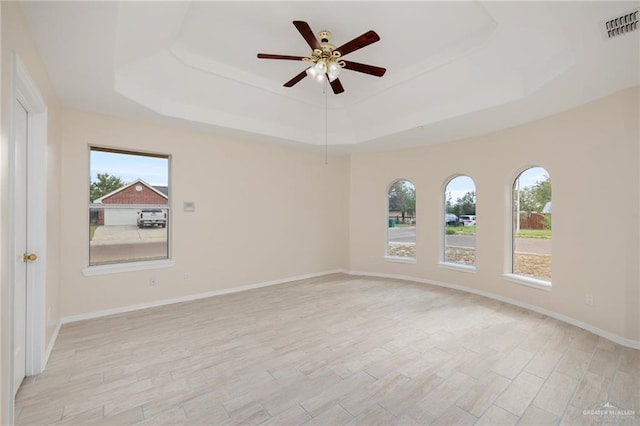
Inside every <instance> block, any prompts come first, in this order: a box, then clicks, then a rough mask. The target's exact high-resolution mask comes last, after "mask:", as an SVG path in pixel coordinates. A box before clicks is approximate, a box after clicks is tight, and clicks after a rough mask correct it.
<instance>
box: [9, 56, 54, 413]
mask: <svg viewBox="0 0 640 426" xmlns="http://www.w3.org/2000/svg"><path fill="white" fill-rule="evenodd" d="M12 62H13V63H12V68H13V70H12V71H13V72H12V80H13V81H12V85H11V86H12V93H11V106H10V108H11V109H10V117H11V118H10V120H11V122H10V126H11V128H10V137H9V161H10V163H9V167H10V176H11V177H12V179H11V181H10V182H9V197H10V198H9V199H10V200H13V199H14V195H15V191H16V185H15V181H16V178H17V177H18V173H19V170H18V167H17V165H16V156H15V152H16V151H15V149H16V147H15V115H16V111H15V107H16V105H15V103H16V101H19V102H20V104H22V106H23V107H24V108H25V109H26V110H27V114H28V122H27V197H28V198H27V205H28V207H29V208H28V211H27V229H28V230H29V232H28V233H27V247H28V250H29V251H30V252H34V253H36V254H37V255H38V260H37V261H36V262H33V264H31V265H29V272H28V274H27V302H26V336H25V358H26V366H25V367H26V368H25V371H26V375H27V376H32V375H35V374H39V373H41V372H42V371H43V370H44V366H45V361H46V345H45V332H46V320H47V315H46V312H45V311H46V288H47V286H46V278H47V274H46V271H47V268H46V265H47V189H48V188H47V187H48V185H47V182H48V179H47V152H48V149H47V105H46V103H45V102H44V99H43V98H42V96H41V95H40V92H39V91H38V88H37V86H36V85H35V83H34V82H33V80H32V79H31V77H30V75H29V73H28V71H27V68H26V67H25V66H24V64H23V63H22V61H21V60H20V58H19V57H18V55H17V54H15V53H14V54H13V61H12ZM43 182H44V183H45V184H42V183H43ZM11 204H12V205H13V204H15V203H13V202H12V203H11ZM16 210H17V207H16V206H15V205H14V206H13V207H12V208H11V215H10V217H9V221H8V222H9V239H10V241H11V242H12V243H11V246H10V251H9V255H10V259H12V261H11V262H10V268H9V283H10V285H9V288H10V291H9V300H11V301H13V300H14V280H15V276H16V271H15V261H14V260H15V259H18V258H20V257H22V255H23V253H15V241H16V238H17V235H16V232H15V229H14V220H13V218H14V216H15V214H16ZM10 315H11V348H12V350H11V351H10V360H9V365H10V370H11V372H10V376H9V377H13V371H14V359H13V356H14V350H13V346H14V343H13V342H14V323H15V316H14V315H15V310H14V307H13V306H11V313H10ZM10 382H11V383H10V389H9V391H10V398H11V405H12V406H11V407H10V408H11V410H10V416H11V417H13V411H14V405H15V404H14V403H15V401H14V397H13V395H14V394H15V391H16V389H13V387H14V385H13V379H12V380H11V381H10ZM11 421H13V419H11Z"/></svg>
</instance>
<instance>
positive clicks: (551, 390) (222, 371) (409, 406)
mask: <svg viewBox="0 0 640 426" xmlns="http://www.w3.org/2000/svg"><path fill="white" fill-rule="evenodd" d="M639 383H640V351H637V350H633V349H628V348H624V347H621V346H619V345H617V344H614V343H612V342H610V341H608V340H606V339H603V338H600V337H598V336H596V335H594V334H592V333H589V332H587V331H584V330H582V329H579V328H576V327H574V326H571V325H567V324H565V323H562V322H560V321H557V320H554V319H551V318H548V317H545V316H543V315H539V314H536V313H533V312H529V311H526V310H524V309H520V308H517V307H513V306H510V305H507V304H504V303H501V302H497V301H493V300H490V299H485V298H482V297H479V296H475V295H471V294H466V293H463V292H457V291H453V290H448V289H443V288H439V287H433V286H429V285H425V284H416V283H411V282H406V281H395V280H388V279H372V278H362V277H352V276H347V275H341V274H338V275H331V276H327V277H322V278H316V279H311V280H305V281H299V282H295V283H289V284H283V285H279V286H272V287H268V288H262V289H256V290H251V291H246V292H243V293H236V294H230V295H225V296H219V297H213V298H209V299H205V300H199V301H195V302H188V303H181V304H175V305H171V306H166V307H161V308H154V309H149V310H145V311H138V312H135V313H129V314H121V315H115V316H111V317H107V318H101V319H94V320H88V321H83V322H77V323H73V324H68V325H65V326H64V327H63V328H62V330H61V331H60V335H59V337H58V340H57V342H56V344H55V347H54V349H53V353H52V354H51V358H50V360H49V364H48V365H47V369H46V371H45V372H44V373H43V374H41V375H39V376H36V377H31V378H27V379H26V380H25V382H24V384H23V385H22V387H21V388H20V390H19V392H18V395H17V408H16V419H17V424H20V425H25V424H29V425H31V424H73V425H89V424H109V425H127V424H137V423H140V424H149V425H160V424H172V425H173V424H213V425H224V424H242V425H254V424H271V425H297V424H309V425H341V424H361V425H375V424H380V425H387V424H402V425H411V424H483V425H511V424H522V425H524V424H535V425H542V424H609V423H615V424H640V389H639V386H640V385H639ZM605 404H610V406H615V407H617V409H620V410H634V411H635V413H637V414H636V415H635V416H633V415H628V414H629V412H628V411H625V412H619V413H617V414H618V415H614V416H604V417H603V416H599V415H589V412H587V415H585V414H584V413H585V411H584V410H603V409H604V410H612V411H613V408H603V407H604V406H605Z"/></svg>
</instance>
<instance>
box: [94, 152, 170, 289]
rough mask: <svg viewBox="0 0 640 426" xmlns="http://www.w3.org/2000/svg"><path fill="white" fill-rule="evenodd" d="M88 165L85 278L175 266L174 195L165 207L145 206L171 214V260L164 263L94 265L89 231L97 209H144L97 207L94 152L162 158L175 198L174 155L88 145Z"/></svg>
mask: <svg viewBox="0 0 640 426" xmlns="http://www.w3.org/2000/svg"><path fill="white" fill-rule="evenodd" d="M87 148H88V149H87V157H88V158H87V164H88V166H89V167H88V172H89V173H88V174H89V176H88V179H87V181H86V185H87V187H86V192H85V193H86V197H87V198H86V200H87V201H86V211H85V212H86V214H85V221H86V222H85V228H84V229H85V234H84V235H85V241H86V242H87V243H88V244H87V246H86V247H87V254H86V262H85V265H87V266H86V267H85V268H83V269H82V274H83V275H84V276H94V275H103V274H112V273H120V272H130V271H139V270H148V269H159V268H168V267H172V266H174V265H175V261H174V260H173V258H172V251H173V250H172V240H173V239H172V233H173V219H172V210H173V208H172V197H171V195H168V196H167V204H163V205H157V206H156V205H155V204H154V205H145V208H148V207H159V208H162V209H165V210H166V212H167V222H166V225H165V229H166V232H167V240H166V245H167V257H166V258H163V259H150V260H143V259H134V260H131V261H120V262H113V263H105V264H95V265H92V264H91V258H90V256H91V254H90V253H91V248H90V244H91V240H89V236H90V235H89V233H90V231H89V229H90V226H89V225H90V220H91V219H90V216H91V213H90V212H91V210H92V209H96V208H107V207H111V208H125V206H126V208H134V207H136V208H137V207H140V205H139V204H131V205H122V204H111V205H109V204H95V203H92V202H91V201H92V200H91V153H92V152H93V151H100V152H107V153H114V154H125V155H135V156H143V157H154V158H161V159H166V160H167V187H168V188H169V194H171V190H170V189H171V187H172V185H171V175H172V174H171V164H172V155H171V154H168V153H161V152H157V151H156V152H154V151H145V150H142V149H139V150H138V149H135V150H134V149H129V148H127V149H123V148H117V147H107V146H101V145H92V144H90V145H88V146H87Z"/></svg>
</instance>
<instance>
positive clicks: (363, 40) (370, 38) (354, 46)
mask: <svg viewBox="0 0 640 426" xmlns="http://www.w3.org/2000/svg"><path fill="white" fill-rule="evenodd" d="M378 40H380V36H379V35H378V34H376V32H375V31H367V32H366V33H364V34H362V35H361V36H360V37H356V38H354V39H353V40H351V41H349V42H347V43H345V44H343V45H342V46H340V47H337V48H336V49H335V50H337V51H338V52H340V53H341V54H342V56H344V55H346V54H348V53H351V52H353V51H355V50H358V49H362V48H363V47H365V46H368V45H370V44H371V43H375V42H376V41H378Z"/></svg>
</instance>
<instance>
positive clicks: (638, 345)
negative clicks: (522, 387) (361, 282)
mask: <svg viewBox="0 0 640 426" xmlns="http://www.w3.org/2000/svg"><path fill="white" fill-rule="evenodd" d="M347 273H348V274H349V275H360V276H365V277H377V278H390V279H397V280H405V281H413V282H418V283H423V284H431V285H436V286H439V287H445V288H451V289H454V290H460V291H464V292H467V293H473V294H477V295H479V296H484V297H488V298H489V299H494V300H498V301H500V302H505V303H508V304H510V305H514V306H519V307H521V308H525V309H528V310H530V311H533V312H537V313H539V314H543V315H546V316H548V317H551V318H555V319H557V320H560V321H562V322H566V323H567V324H571V325H575V326H576V327H580V328H582V329H584V330H587V331H590V332H591V333H593V334H596V335H598V336H601V337H604V338H605V339H608V340H611V341H612V342H615V343H617V344H619V345H622V346H626V347H628V348H632V349H639V350H640V341H637V340H632V339H627V338H626V337H622V336H618V335H617V334H613V333H610V332H608V331H606V330H602V329H600V328H598V327H596V326H593V325H591V324H588V323H586V322H582V321H579V320H577V319H574V318H571V317H568V316H566V315H563V314H559V313H557V312H554V311H550V310H548V309H544V308H541V307H539V306H536V305H531V304H529V303H525V302H522V301H520V300H517V299H511V298H509V297H504V296H500V295H499V294H494V293H489V292H487V291H483V290H477V289H475V288H470V287H465V286H461V285H456V284H449V283H445V282H442V281H436V280H429V279H426V278H416V277H411V276H406V275H394V274H384V273H377V272H362V271H348V272H347Z"/></svg>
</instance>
